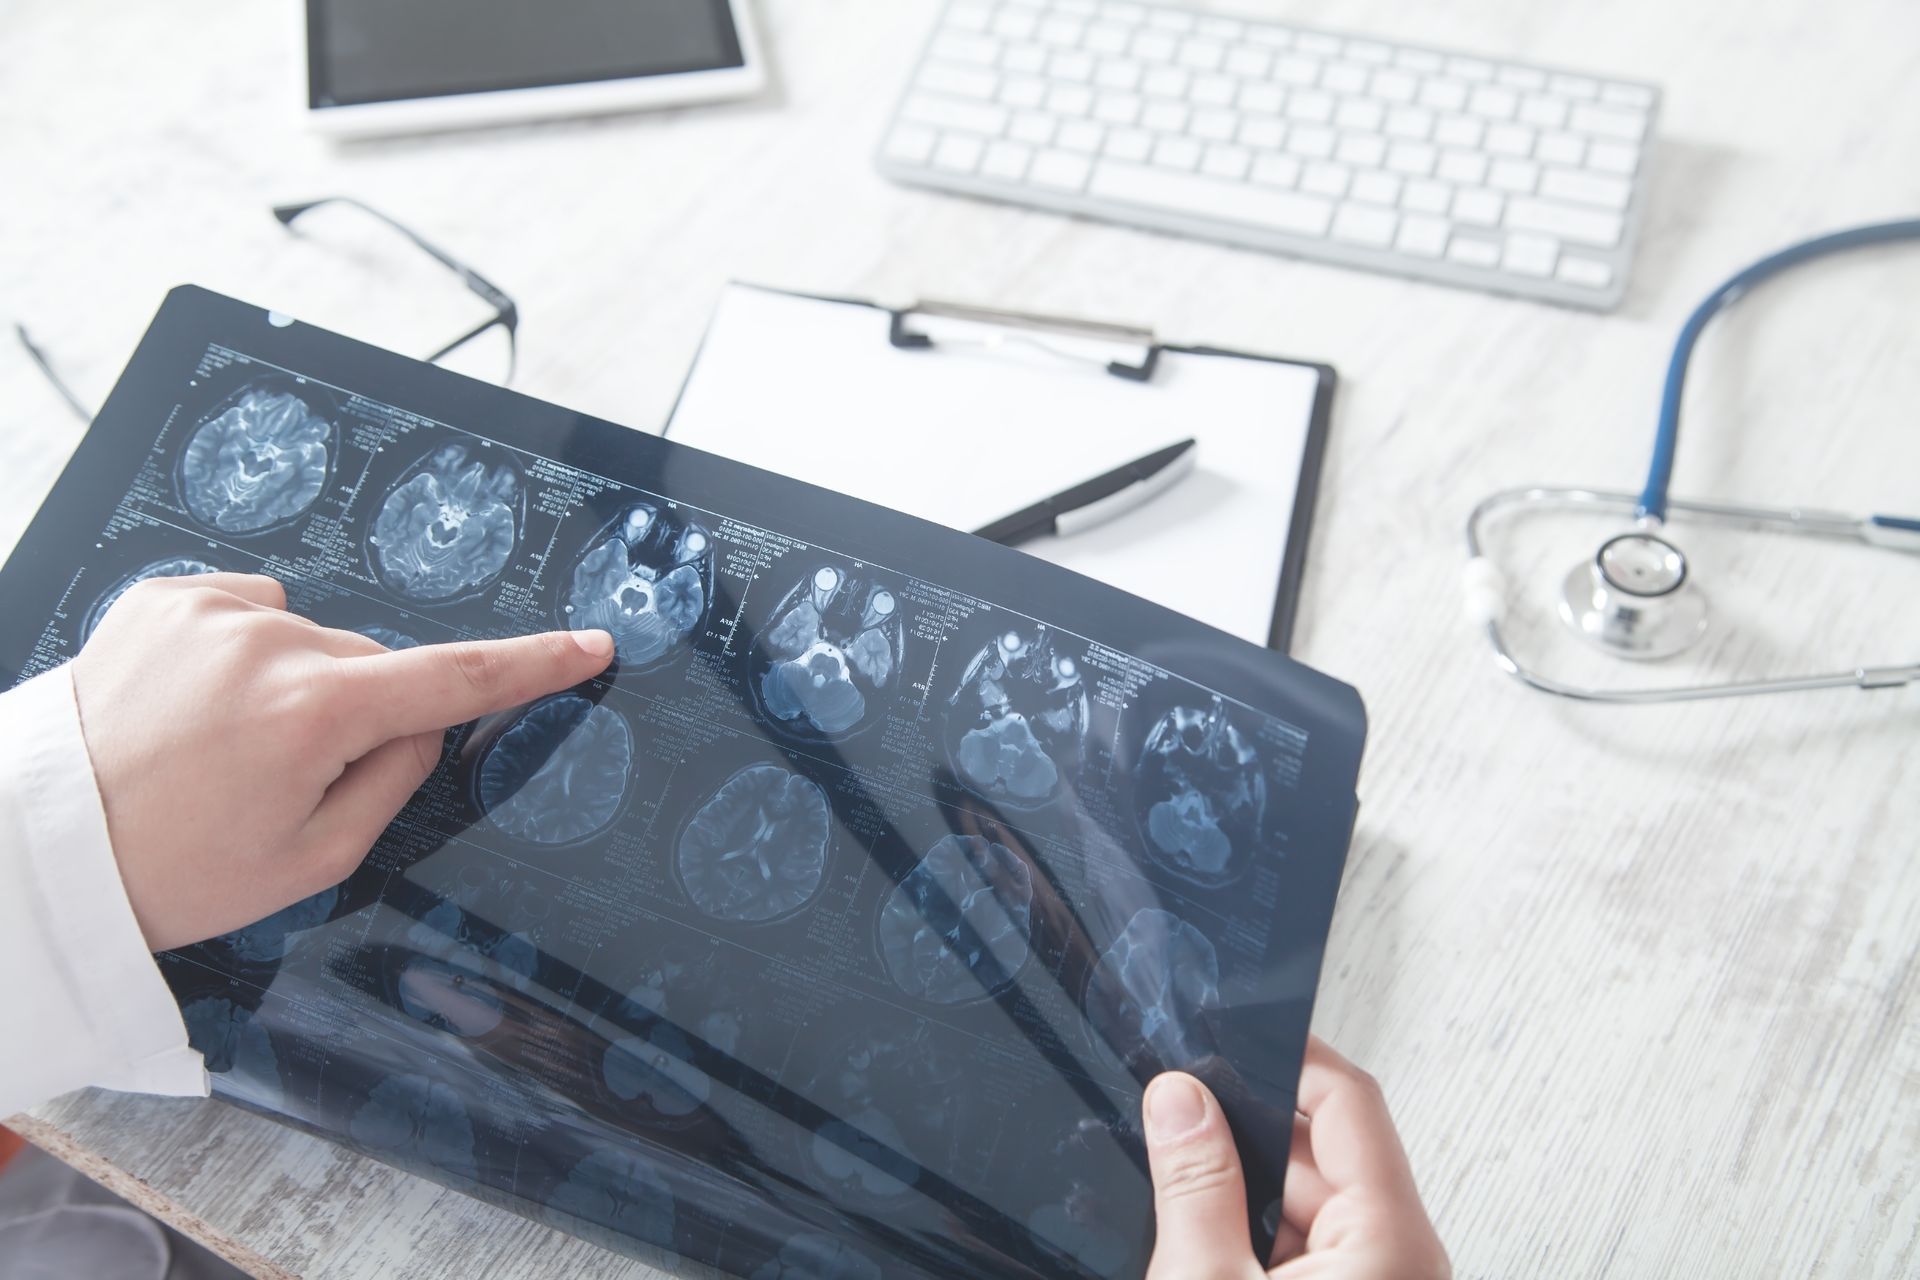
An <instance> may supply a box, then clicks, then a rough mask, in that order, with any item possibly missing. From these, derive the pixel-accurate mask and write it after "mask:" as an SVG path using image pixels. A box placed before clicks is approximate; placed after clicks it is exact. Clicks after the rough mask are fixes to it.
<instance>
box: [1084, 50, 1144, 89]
mask: <svg viewBox="0 0 1920 1280" xmlns="http://www.w3.org/2000/svg"><path fill="white" fill-rule="evenodd" d="M1145 72H1146V68H1145V67H1143V66H1141V65H1140V64H1139V63H1137V62H1128V61H1127V60H1126V59H1124V58H1108V59H1106V60H1105V61H1104V62H1102V63H1101V64H1100V65H1099V66H1098V67H1096V68H1095V69H1094V72H1093V82H1094V84H1096V85H1098V86H1099V87H1100V88H1102V89H1118V90H1120V91H1122V92H1131V91H1133V90H1135V89H1138V88H1139V87H1140V77H1141V76H1142V75H1143V74H1145Z"/></svg>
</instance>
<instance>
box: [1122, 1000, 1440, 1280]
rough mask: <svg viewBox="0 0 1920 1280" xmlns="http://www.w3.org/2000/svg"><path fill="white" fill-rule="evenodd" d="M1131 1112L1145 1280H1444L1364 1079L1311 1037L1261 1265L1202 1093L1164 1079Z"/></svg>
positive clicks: (1213, 1111) (1400, 1155)
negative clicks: (1149, 1195) (1146, 1174)
mask: <svg viewBox="0 0 1920 1280" xmlns="http://www.w3.org/2000/svg"><path fill="white" fill-rule="evenodd" d="M1143 1110H1144V1112H1145V1115H1144V1122H1145V1128H1146V1136H1147V1158H1148V1162H1149V1163H1150V1164H1151V1166H1152V1169H1153V1184H1154V1218H1155V1221H1156V1224H1157V1238H1156V1239H1155V1241H1154V1247H1153V1261H1152V1263H1151V1264H1150V1265H1149V1266H1148V1267H1147V1280H1267V1278H1268V1277H1271V1278H1272V1280H1448V1277H1450V1276H1451V1275H1452V1267H1451V1265H1450V1264H1449V1263H1448V1261H1447V1252H1446V1250H1445V1249H1444V1248H1443V1247H1442V1246H1441V1244H1440V1237H1439V1236H1437V1235H1436V1234H1434V1230H1433V1225H1432V1224H1431V1223H1430V1222H1428V1221H1427V1212H1426V1210H1425V1209H1424V1208H1423V1207H1422V1206H1421V1204H1420V1194H1419V1192H1418V1191H1417V1190H1416V1189H1415V1188H1414V1184H1413V1171H1412V1169H1411V1168H1410V1167H1409V1166H1408V1164H1407V1155H1406V1152H1405V1151H1404V1150H1403V1149H1402V1148H1401V1146H1400V1135H1399V1134H1398V1133H1396V1132H1395V1131H1394V1127H1393V1118H1392V1117H1391V1116H1389V1115H1388V1114H1387V1103H1386V1099H1385V1097H1384V1096H1382V1094H1381V1092H1380V1086H1379V1085H1378V1084H1377V1083H1375V1081H1374V1080H1373V1078H1372V1077H1371V1076H1369V1075H1367V1074H1366V1073H1365V1072H1363V1071H1361V1070H1360V1069H1359V1068H1357V1067H1355V1066H1354V1065H1353V1064H1352V1063H1351V1062H1348V1061H1347V1060H1346V1059H1345V1058H1343V1057H1341V1056H1340V1055H1339V1054H1338V1053H1335V1052H1334V1051H1333V1049H1331V1048H1330V1047H1329V1046H1328V1045H1327V1044H1326V1043H1325V1042H1324V1041H1322V1040H1321V1039H1319V1038H1318V1037H1313V1038H1312V1039H1311V1040H1310V1041H1309V1043H1308V1045H1307V1056H1306V1063H1305V1066H1304V1067H1303V1069H1302V1071H1301V1074H1300V1102H1299V1112H1300V1114H1298V1115H1297V1116H1295V1117H1294V1122H1293V1150H1292V1152H1291V1153H1290V1155H1289V1157H1288V1160H1287V1185H1286V1191H1285V1193H1284V1196H1283V1198H1282V1204H1281V1222H1280V1231H1279V1237H1278V1239H1276V1240H1275V1241H1274V1246H1273V1257H1272V1258H1271V1259H1270V1260H1269V1261H1268V1262H1267V1263H1262V1262H1260V1261H1258V1260H1257V1259H1256V1258H1255V1257H1254V1255H1253V1250H1252V1248H1251V1247H1250V1246H1249V1244H1248V1232H1249V1228H1248V1224H1247V1200H1246V1189H1245V1183H1244V1182H1243V1181H1242V1174H1241V1169H1240V1157H1239V1155H1238V1153H1237V1152H1235V1150H1234V1146H1233V1135H1232V1134H1230V1133H1229V1132H1228V1131H1227V1119H1226V1116H1225V1115H1223V1114H1222V1113H1221V1110H1220V1104H1219V1102H1218V1101H1216V1100H1215V1098H1214V1096H1213V1094H1212V1093H1210V1092H1208V1090H1207V1088H1206V1086H1204V1085H1202V1084H1201V1083H1200V1082H1199V1081H1198V1080H1196V1079H1194V1078H1193V1077H1192V1076H1189V1075H1184V1074H1182V1073H1180V1072H1168V1073H1166V1074H1164V1075H1160V1076H1156V1077H1155V1078H1154V1079H1153V1082H1152V1083H1151V1084H1149V1085H1148V1086H1147V1095H1146V1099H1145V1102H1144V1106H1143Z"/></svg>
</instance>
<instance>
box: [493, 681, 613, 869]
mask: <svg viewBox="0 0 1920 1280" xmlns="http://www.w3.org/2000/svg"><path fill="white" fill-rule="evenodd" d="M632 769H633V731H632V730H631V729H629V728H628V727H627V721H626V718H625V717H624V716H622V715H621V714H620V713H619V712H617V711H615V710H613V709H612V708H611V707H605V706H600V705H597V704H595V703H593V702H591V701H589V700H588V699H586V698H583V697H581V696H580V695H579V694H577V693H562V694H557V695H555V696H554V697H551V698H547V699H544V700H543V701H540V702H536V703H534V704H533V706H531V707H529V708H528V709H527V711H526V712H525V713H524V714H522V715H521V716H520V718H519V719H518V720H515V721H514V722H513V723H512V724H511V725H509V726H508V727H507V728H506V729H505V730H503V731H502V732H501V733H500V734H499V736H498V737H496V738H495V739H494V740H493V742H492V743H491V744H490V745H488V746H487V747H486V749H485V754H483V755H482V756H481V758H480V769H479V774H478V780H477V783H476V790H477V792H478V797H479V800H480V807H481V808H482V809H484V810H485V811H486V814H487V817H488V819H489V820H491V821H492V823H493V825H494V826H496V827H498V828H500V830H502V831H504V832H506V833H507V834H508V835H510V836H516V837H518V838H519V839H522V840H525V841H528V842H529V843H532V844H548V845H557V844H571V843H573V842H574V841H576V840H584V839H586V838H587V837H588V836H590V835H593V834H594V833H595V832H597V831H599V830H600V829H601V828H603V827H605V826H606V825H607V824H608V823H610V822H612V821H613V819H614V817H615V816H616V815H617V814H618V813H619V812H620V805H621V802H622V801H623V800H625V799H626V794H627V785H628V780H629V778H630V776H631V773H632Z"/></svg>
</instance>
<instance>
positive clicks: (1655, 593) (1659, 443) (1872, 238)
mask: <svg viewBox="0 0 1920 1280" xmlns="http://www.w3.org/2000/svg"><path fill="white" fill-rule="evenodd" d="M1911 239H1920V219H1905V220H1902V221H1898V222H1882V223H1876V224H1874V225H1872V226H1865V227H1854V228H1851V229H1849V230H1846V231H1836V232H1833V233H1832V234H1830V235H1824V236H1819V237H1817V238H1815V239H1812V240H1807V241H1804V242H1802V243H1800V244H1796V245H1792V246H1789V247H1788V248H1785V249H1782V250H1780V251H1779V252H1778V253H1775V254H1773V255H1771V256H1770V257H1766V258H1762V259H1761V260H1760V261H1758V262H1756V263H1754V264H1753V265H1752V266H1750V267H1748V268H1746V269H1745V270H1744V271H1741V272H1739V273H1738V274H1736V275H1734V276H1733V277H1732V278H1731V279H1729V280H1727V282H1726V283H1724V284H1722V285H1721V286H1720V287H1719V288H1718V289H1715V290H1714V291H1713V292H1712V293H1710V294H1708V295H1707V297H1706V299H1705V300H1704V301H1703V302H1701V304H1700V305H1699V306H1698V307H1695V308H1694V311H1693V314H1692V315H1690V316H1688V317H1687V322H1686V323H1685V324H1684V325H1682V326H1681V327H1680V336H1679V338H1678V339H1677V340H1676V341H1675V342H1674V345H1673V357H1672V359H1671V360H1670V361H1669V362H1668V364H1667V381H1666V386H1665V388H1664V390H1663V391H1662V392H1661V397H1660V423H1659V428H1658V430H1657V431H1656V432H1655V434H1654V440H1653V462H1652V464H1651V465H1650V466H1649V468H1648V471H1647V485H1646V488H1645V489H1644V490H1642V491H1641V493H1640V494H1639V495H1638V496H1637V497H1636V496H1635V495H1633V494H1629V493H1609V492H1604V491H1601V490H1595V489H1565V488H1526V489H1507V490H1504V491H1502V492H1500V493H1496V494H1492V495H1491V496H1489V497H1487V498H1486V499H1485V500H1483V501H1482V502H1481V503H1480V504H1479V505H1478V506H1476V507H1474V509H1473V511H1472V513H1471V514H1469V515H1468V516H1467V556H1468V559H1467V568H1466V607H1467V616H1468V618H1469V619H1470V620H1471V621H1473V622H1475V623H1478V624H1481V625H1484V626H1485V627H1486V632H1487V640H1488V642H1489V643H1490V644H1491V645H1492V646H1493V655H1494V660H1495V661H1496V662H1497V663H1498V664H1499V666H1500V669H1501V670H1503V671H1505V672H1506V673H1507V674H1508V675H1510V676H1513V677H1514V678H1515V679H1517V680H1519V681H1521V682H1522V683H1523V684H1526V685H1527V686H1528V687H1530V688H1533V689H1538V690H1540V691H1541V692H1542V693H1551V694H1557V695H1559V696H1561V697H1565V698H1578V699H1582V700H1585V701H1590V702H1642V703H1644V702H1682V701H1688V700H1691V699H1697V698H1724V697H1734V696H1737V695H1740V694H1749V693H1788V692H1793V691H1797V690H1805V689H1838V688H1845V687H1854V688H1860V689H1881V688H1891V687H1893V686H1896V685H1903V684H1906V683H1908V682H1910V681H1914V680H1920V663H1916V664H1913V665H1909V666H1898V667H1856V668H1854V669H1853V670H1851V671H1836V672H1832V673H1829V674H1815V675H1802V676H1785V677H1779V678H1775V679H1769V680H1747V681H1732V682H1728V683H1722V684H1690V685H1672V686H1667V687H1662V688H1637V689H1596V688H1587V687H1582V686H1579V685H1571V684H1565V683H1562V682H1561V681H1558V680H1553V679H1550V678H1548V677H1546V676H1543V675H1540V674H1538V673H1537V672H1533V671H1530V670H1528V669H1527V668H1526V667H1525V666H1523V665H1522V664H1521V663H1520V661H1519V660H1518V659H1516V658H1515V657H1514V656H1513V654H1512V653H1511V652H1510V651H1509V650H1508V648H1507V646H1506V643H1505V641H1503V640H1502V639H1501V636H1500V623H1499V619H1500V614H1501V611H1502V609H1503V608H1504V605H1505V596H1506V591H1505V587H1504V584H1503V583H1502V581H1501V577H1500V571H1499V569H1498V568H1497V567H1496V566H1495V565H1494V563H1493V562H1492V561H1491V560H1489V559H1488V558H1487V557H1486V556H1485V555H1484V554H1482V552H1481V549H1480V525H1481V522H1482V521H1483V520H1485V519H1486V518H1487V517H1488V516H1490V515H1493V514H1495V513H1496V512H1502V511H1509V510H1511V509H1514V508H1522V507H1532V508H1535V509H1539V508H1542V507H1560V508H1563V509H1578V510H1587V511H1594V512H1618V513H1619V514H1621V515H1631V517H1632V525H1631V527H1630V528H1628V529H1626V530H1624V531H1623V532H1620V533H1616V534H1614V535H1613V536H1612V537H1610V538H1608V539H1607V540H1606V541H1605V542H1603V543H1601V544H1600V548H1599V550H1598V551H1597V552H1595V553H1594V556H1593V558H1592V559H1591V560H1588V561H1583V562H1582V563H1580V564H1577V565H1575V566H1574V567H1573V569H1572V571H1571V572H1569V573H1568V574H1567V576H1566V579H1565V580H1564V581H1563V582H1562V583H1561V588H1560V600H1559V613H1560V617H1561V619H1562V620H1563V621H1564V622H1565V623H1566V624H1567V625H1568V626H1570V627H1572V628H1573V630H1574V631H1575V632H1577V633H1578V634H1579V635H1580V636H1581V637H1582V638H1583V639H1585V640H1586V641H1588V642H1589V643H1591V644H1592V645H1593V646H1595V647H1596V648H1599V649H1601V650H1602V651H1604V652H1607V653H1611V654H1613V655H1615V656H1617V657H1621V658H1628V659H1634V660H1639V661H1650V660H1655V659H1660V658H1667V657H1671V656H1673V655H1674V654H1677V653H1680V652H1681V651H1683V650H1685V649H1687V648H1688V647H1690V646H1691V645H1692V644H1694V643H1695V642H1696V641H1697V640H1699V639H1700V637H1701V636H1702V635H1704V634H1706V631H1707V626H1708V613H1707V600H1706V596H1705V594H1704V593H1703V592H1702V591H1701V589H1700V587H1699V584H1698V583H1696V582H1695V581H1694V575H1693V573H1692V568H1691V566H1690V565H1689V564H1688V562H1687V556H1686V553H1685V552H1684V551H1682V550H1681V549H1680V548H1679V546H1678V545H1676V544H1675V543H1674V542H1673V541H1672V540H1671V539H1669V538H1668V537H1666V536H1665V533H1666V524H1667V517H1668V516H1669V515H1670V514H1671V515H1678V516H1686V517H1688V518H1690V519H1693V520H1696V521H1699V522H1702V523H1709V524H1717V525H1727V526H1734V527H1738V528H1744V529H1760V530H1769V531H1773V532H1778V533H1789V534H1799V535H1803V536H1807V537H1816V538H1834V539H1841V540H1846V541H1854V542H1862V543H1867V544H1869V545H1872V546H1880V547H1889V548H1893V549H1897V550H1904V551H1920V520H1915V519H1909V518H1905V517H1900V516H1878V515H1870V516H1854V515H1846V514H1844V513H1841V512H1833V511H1815V510H1811V509H1807V508H1802V507H1790V508H1780V507H1749V506H1739V505H1729V504H1724V503H1711V502H1683V501H1679V500H1677V499H1673V500H1670V499H1669V498H1668V497H1667V486H1668V482H1669V481H1670V480H1671V479H1672V477H1673V454H1674V446H1675V444H1676V443H1677V441H1678V438H1679V434H1680V393H1681V390H1682V389H1683V387H1684V386H1685V384H1686V378H1687V364H1688V362H1689V361H1690V360H1691V359H1692V357H1693V348H1694V345H1695V344H1696V343H1697V342H1699V340H1700V333H1701V331H1702V330H1703V329H1705V328H1706V327H1707V321H1709V320H1711V319H1712V318H1713V317H1714V316H1716V315H1718V314H1719V313H1720V312H1721V311H1722V310H1723V309H1725V308H1726V307H1727V306H1728V304H1730V303H1732V302H1734V301H1735V300H1737V299H1738V298H1740V297H1741V296H1742V295H1744V294H1745V293H1746V292H1747V290H1749V289H1751V288H1752V287H1753V286H1754V285H1756V284H1758V283H1759V282H1760V281H1762V280H1764V279H1766V278H1767V277H1768V276H1771V275H1775V274H1777V273H1779V272H1781V271H1784V270H1786V269H1787V268H1788V267H1791V266H1794V265H1796V264H1798V263H1802V262H1807V261H1810V260H1812V259H1814V258H1818V257H1822V256H1824V255H1826V254H1830V253H1837V252H1839V251H1840V250H1843V249H1855V248H1861V247H1863V246H1867V245H1876V244H1885V243H1887V242H1889V241H1895V240H1911Z"/></svg>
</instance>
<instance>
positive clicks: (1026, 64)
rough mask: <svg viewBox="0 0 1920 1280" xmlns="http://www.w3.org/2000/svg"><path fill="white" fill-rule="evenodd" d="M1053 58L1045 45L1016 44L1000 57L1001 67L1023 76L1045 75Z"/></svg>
mask: <svg viewBox="0 0 1920 1280" xmlns="http://www.w3.org/2000/svg"><path fill="white" fill-rule="evenodd" d="M1052 56H1053V55H1052V54H1050V53H1048V52H1047V49H1046V46H1044V45H1037V44H1016V45H1014V46H1012V47H1011V48H1009V49H1008V50H1007V51H1006V52H1005V53H1003V54H1001V55H1000V65H1001V66H1003V67H1005V68H1006V69H1007V70H1008V71H1017V72H1019V73H1020V74H1021V75H1023V76H1037V75H1044V74H1045V73H1046V70H1047V60H1048V59H1049V58H1051V57H1052Z"/></svg>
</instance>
